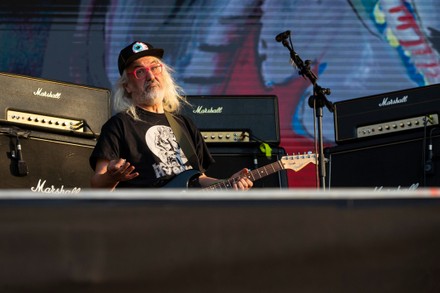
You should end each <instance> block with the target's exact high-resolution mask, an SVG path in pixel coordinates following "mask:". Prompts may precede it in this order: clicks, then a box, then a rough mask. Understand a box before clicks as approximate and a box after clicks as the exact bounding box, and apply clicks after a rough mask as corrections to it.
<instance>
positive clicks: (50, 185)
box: [0, 124, 95, 194]
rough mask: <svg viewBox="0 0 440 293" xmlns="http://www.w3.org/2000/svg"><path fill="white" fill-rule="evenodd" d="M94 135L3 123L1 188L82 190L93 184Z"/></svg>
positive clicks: (53, 190) (48, 190)
mask: <svg viewBox="0 0 440 293" xmlns="http://www.w3.org/2000/svg"><path fill="white" fill-rule="evenodd" d="M94 145H95V140H94V139H89V138H84V137H75V136H64V135H61V134H54V133H49V132H48V133H43V132H39V131H35V130H26V129H21V128H17V127H15V126H11V125H7V124H3V125H2V124H0V177H1V180H0V188H4V189H12V188H14V189H29V190H31V191H34V192H43V193H57V194H60V193H78V192H80V191H81V190H82V189H84V188H88V187H90V177H91V176H92V174H93V171H92V169H91V168H90V166H89V156H90V154H91V152H92V150H93V147H94Z"/></svg>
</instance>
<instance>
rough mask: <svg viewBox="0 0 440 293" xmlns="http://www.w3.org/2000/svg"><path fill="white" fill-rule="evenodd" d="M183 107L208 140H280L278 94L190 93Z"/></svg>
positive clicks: (272, 141) (276, 141) (276, 142)
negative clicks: (215, 94)
mask: <svg viewBox="0 0 440 293" xmlns="http://www.w3.org/2000/svg"><path fill="white" fill-rule="evenodd" d="M187 100H188V102H189V103H190V105H186V106H185V107H184V108H183V114H186V115H187V116H189V117H190V118H191V119H192V120H193V121H194V122H195V124H196V125H197V127H198V128H199V129H200V131H201V132H202V134H203V136H204V138H205V141H206V142H207V143H236V142H243V143H253V142H259V143H261V142H266V143H270V144H274V145H278V144H279V143H280V130H279V116H278V99H277V96H274V95H268V96H188V97H187Z"/></svg>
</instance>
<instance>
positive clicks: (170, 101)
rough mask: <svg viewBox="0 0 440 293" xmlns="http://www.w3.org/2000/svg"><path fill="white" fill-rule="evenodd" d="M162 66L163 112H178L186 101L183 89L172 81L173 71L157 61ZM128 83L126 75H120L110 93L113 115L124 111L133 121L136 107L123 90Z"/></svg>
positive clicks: (136, 116)
mask: <svg viewBox="0 0 440 293" xmlns="http://www.w3.org/2000/svg"><path fill="white" fill-rule="evenodd" d="M157 61H158V62H160V63H161V64H162V66H163V70H162V77H163V79H162V82H163V86H164V89H165V95H164V99H163V106H164V110H165V111H167V112H171V113H177V112H179V110H180V108H181V102H185V103H186V99H185V97H184V95H183V89H182V88H181V87H180V86H179V85H178V84H177V83H176V82H175V81H174V79H173V77H172V76H171V73H173V72H174V70H173V69H172V68H171V67H170V66H168V65H167V64H165V63H164V62H162V61H161V60H159V59H157ZM127 82H128V77H127V73H126V72H125V70H124V72H123V73H122V75H121V77H120V78H119V79H118V80H117V81H116V83H115V85H114V87H113V91H112V101H113V109H112V112H113V114H116V113H118V112H122V111H126V112H127V113H129V114H130V115H131V116H133V118H134V119H135V120H137V119H139V117H138V115H137V114H136V105H135V104H133V99H132V98H131V95H130V94H129V93H128V92H127V91H126V90H125V87H124V84H126V83H127Z"/></svg>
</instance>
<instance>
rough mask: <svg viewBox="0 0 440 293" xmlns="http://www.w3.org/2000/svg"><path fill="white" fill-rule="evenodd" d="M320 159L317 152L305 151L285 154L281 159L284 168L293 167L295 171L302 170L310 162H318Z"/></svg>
mask: <svg viewBox="0 0 440 293" xmlns="http://www.w3.org/2000/svg"><path fill="white" fill-rule="evenodd" d="M317 159H318V155H317V154H313V153H305V154H301V155H300V154H298V155H291V156H283V157H282V158H281V160H280V162H281V164H282V165H283V167H284V169H291V170H293V171H295V172H297V171H299V170H301V169H302V168H304V167H305V166H307V165H308V164H310V163H313V164H316V163H317Z"/></svg>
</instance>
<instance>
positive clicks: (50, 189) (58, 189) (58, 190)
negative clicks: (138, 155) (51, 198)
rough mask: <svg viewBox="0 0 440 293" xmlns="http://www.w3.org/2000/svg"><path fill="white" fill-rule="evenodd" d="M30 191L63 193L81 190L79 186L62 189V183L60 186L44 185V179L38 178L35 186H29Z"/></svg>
mask: <svg viewBox="0 0 440 293" xmlns="http://www.w3.org/2000/svg"><path fill="white" fill-rule="evenodd" d="M31 191H33V192H42V193H57V194H58V193H63V194H69V193H72V194H73V193H79V192H80V191H81V188H80V187H74V188H72V189H64V185H61V187H55V186H53V185H51V186H46V180H44V181H41V179H40V180H38V184H37V186H35V187H31Z"/></svg>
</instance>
